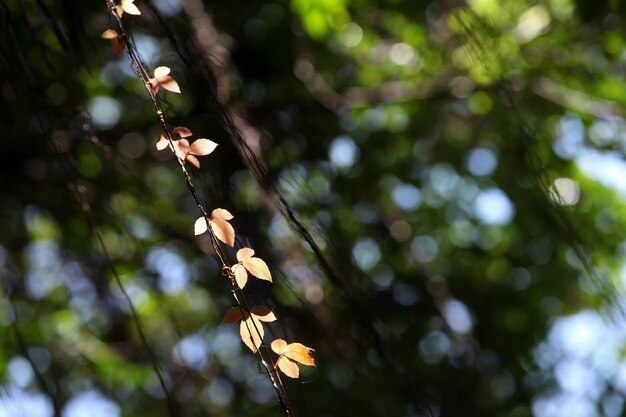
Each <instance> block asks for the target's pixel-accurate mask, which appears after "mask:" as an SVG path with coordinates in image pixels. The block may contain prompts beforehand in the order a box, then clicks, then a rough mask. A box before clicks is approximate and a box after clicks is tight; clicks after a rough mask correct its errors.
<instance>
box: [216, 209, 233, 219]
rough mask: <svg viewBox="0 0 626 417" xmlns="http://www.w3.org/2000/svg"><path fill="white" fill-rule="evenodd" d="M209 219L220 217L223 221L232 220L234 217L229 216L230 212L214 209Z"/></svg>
mask: <svg viewBox="0 0 626 417" xmlns="http://www.w3.org/2000/svg"><path fill="white" fill-rule="evenodd" d="M211 217H214V218H217V217H220V218H222V219H224V220H232V219H233V218H234V217H235V216H233V215H232V214H230V212H229V211H228V210H226V209H223V208H216V209H215V210H213V211H212V212H211Z"/></svg>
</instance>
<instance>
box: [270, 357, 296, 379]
mask: <svg viewBox="0 0 626 417" xmlns="http://www.w3.org/2000/svg"><path fill="white" fill-rule="evenodd" d="M276 364H277V365H278V368H279V369H280V370H281V371H282V372H283V374H285V375H287V376H288V377H289V378H298V377H299V376H300V369H298V365H297V364H296V363H295V362H293V361H292V360H290V359H289V358H288V357H286V356H281V357H280V358H278V362H276Z"/></svg>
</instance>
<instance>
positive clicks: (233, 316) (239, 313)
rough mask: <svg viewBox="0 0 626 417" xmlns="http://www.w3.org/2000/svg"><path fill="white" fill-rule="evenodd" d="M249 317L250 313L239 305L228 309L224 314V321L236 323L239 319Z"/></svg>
mask: <svg viewBox="0 0 626 417" xmlns="http://www.w3.org/2000/svg"><path fill="white" fill-rule="evenodd" d="M247 317H248V313H246V312H245V311H244V310H242V309H241V308H239V307H231V308H229V309H228V311H227V312H226V314H225V315H224V320H223V322H224V323H225V324H230V323H236V322H238V321H239V320H242V319H244V318H247Z"/></svg>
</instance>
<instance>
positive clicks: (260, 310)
mask: <svg viewBox="0 0 626 417" xmlns="http://www.w3.org/2000/svg"><path fill="white" fill-rule="evenodd" d="M250 314H252V315H253V316H255V317H256V318H257V319H259V320H261V321H265V322H268V323H269V322H272V321H276V316H275V315H274V312H273V311H272V310H270V309H269V308H268V307H265V306H254V307H252V309H250Z"/></svg>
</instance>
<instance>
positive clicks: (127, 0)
mask: <svg viewBox="0 0 626 417" xmlns="http://www.w3.org/2000/svg"><path fill="white" fill-rule="evenodd" d="M134 1H135V0H122V9H123V10H124V11H125V12H126V13H128V14H134V15H137V16H138V15H140V14H141V12H140V11H139V9H138V8H137V6H135V5H134V4H133V3H134Z"/></svg>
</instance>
